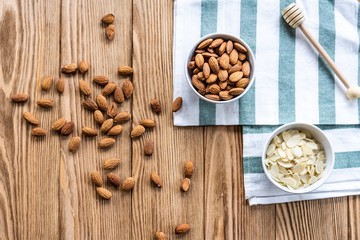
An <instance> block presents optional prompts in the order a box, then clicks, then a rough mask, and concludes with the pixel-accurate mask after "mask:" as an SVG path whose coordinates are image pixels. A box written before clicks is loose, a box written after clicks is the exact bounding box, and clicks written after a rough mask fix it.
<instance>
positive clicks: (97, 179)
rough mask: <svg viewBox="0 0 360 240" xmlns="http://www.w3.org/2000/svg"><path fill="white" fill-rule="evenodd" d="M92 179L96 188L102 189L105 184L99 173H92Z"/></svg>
mask: <svg viewBox="0 0 360 240" xmlns="http://www.w3.org/2000/svg"><path fill="white" fill-rule="evenodd" d="M90 179H91V181H92V182H93V183H94V184H95V186H97V187H101V186H103V184H104V183H103V179H102V177H101V175H100V173H99V172H92V173H91V174H90Z"/></svg>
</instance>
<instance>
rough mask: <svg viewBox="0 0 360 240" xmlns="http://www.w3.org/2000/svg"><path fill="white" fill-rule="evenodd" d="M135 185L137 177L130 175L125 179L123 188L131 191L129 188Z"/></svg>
mask: <svg viewBox="0 0 360 240" xmlns="http://www.w3.org/2000/svg"><path fill="white" fill-rule="evenodd" d="M134 186H135V179H134V178H133V177H128V178H127V179H125V181H124V182H123V184H122V185H121V190H123V191H129V190H131V189H133V188H134Z"/></svg>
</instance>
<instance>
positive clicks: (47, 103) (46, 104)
mask: <svg viewBox="0 0 360 240" xmlns="http://www.w3.org/2000/svg"><path fill="white" fill-rule="evenodd" d="M36 104H37V105H38V106H40V107H43V108H52V107H53V105H54V101H53V100H52V99H47V98H43V99H40V100H38V101H37V102H36Z"/></svg>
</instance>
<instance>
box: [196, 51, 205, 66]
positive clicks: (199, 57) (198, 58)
mask: <svg viewBox="0 0 360 240" xmlns="http://www.w3.org/2000/svg"><path fill="white" fill-rule="evenodd" d="M204 62H205V61H204V57H203V55H201V54H200V53H198V54H196V55H195V64H196V66H197V67H198V68H200V69H202V67H203V65H204Z"/></svg>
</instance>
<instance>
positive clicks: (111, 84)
mask: <svg viewBox="0 0 360 240" xmlns="http://www.w3.org/2000/svg"><path fill="white" fill-rule="evenodd" d="M116 86H117V85H116V84H115V83H114V82H109V83H108V84H106V85H105V87H104V89H103V90H102V95H104V96H108V95H110V94H112V93H113V92H114V91H115V88H116Z"/></svg>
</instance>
